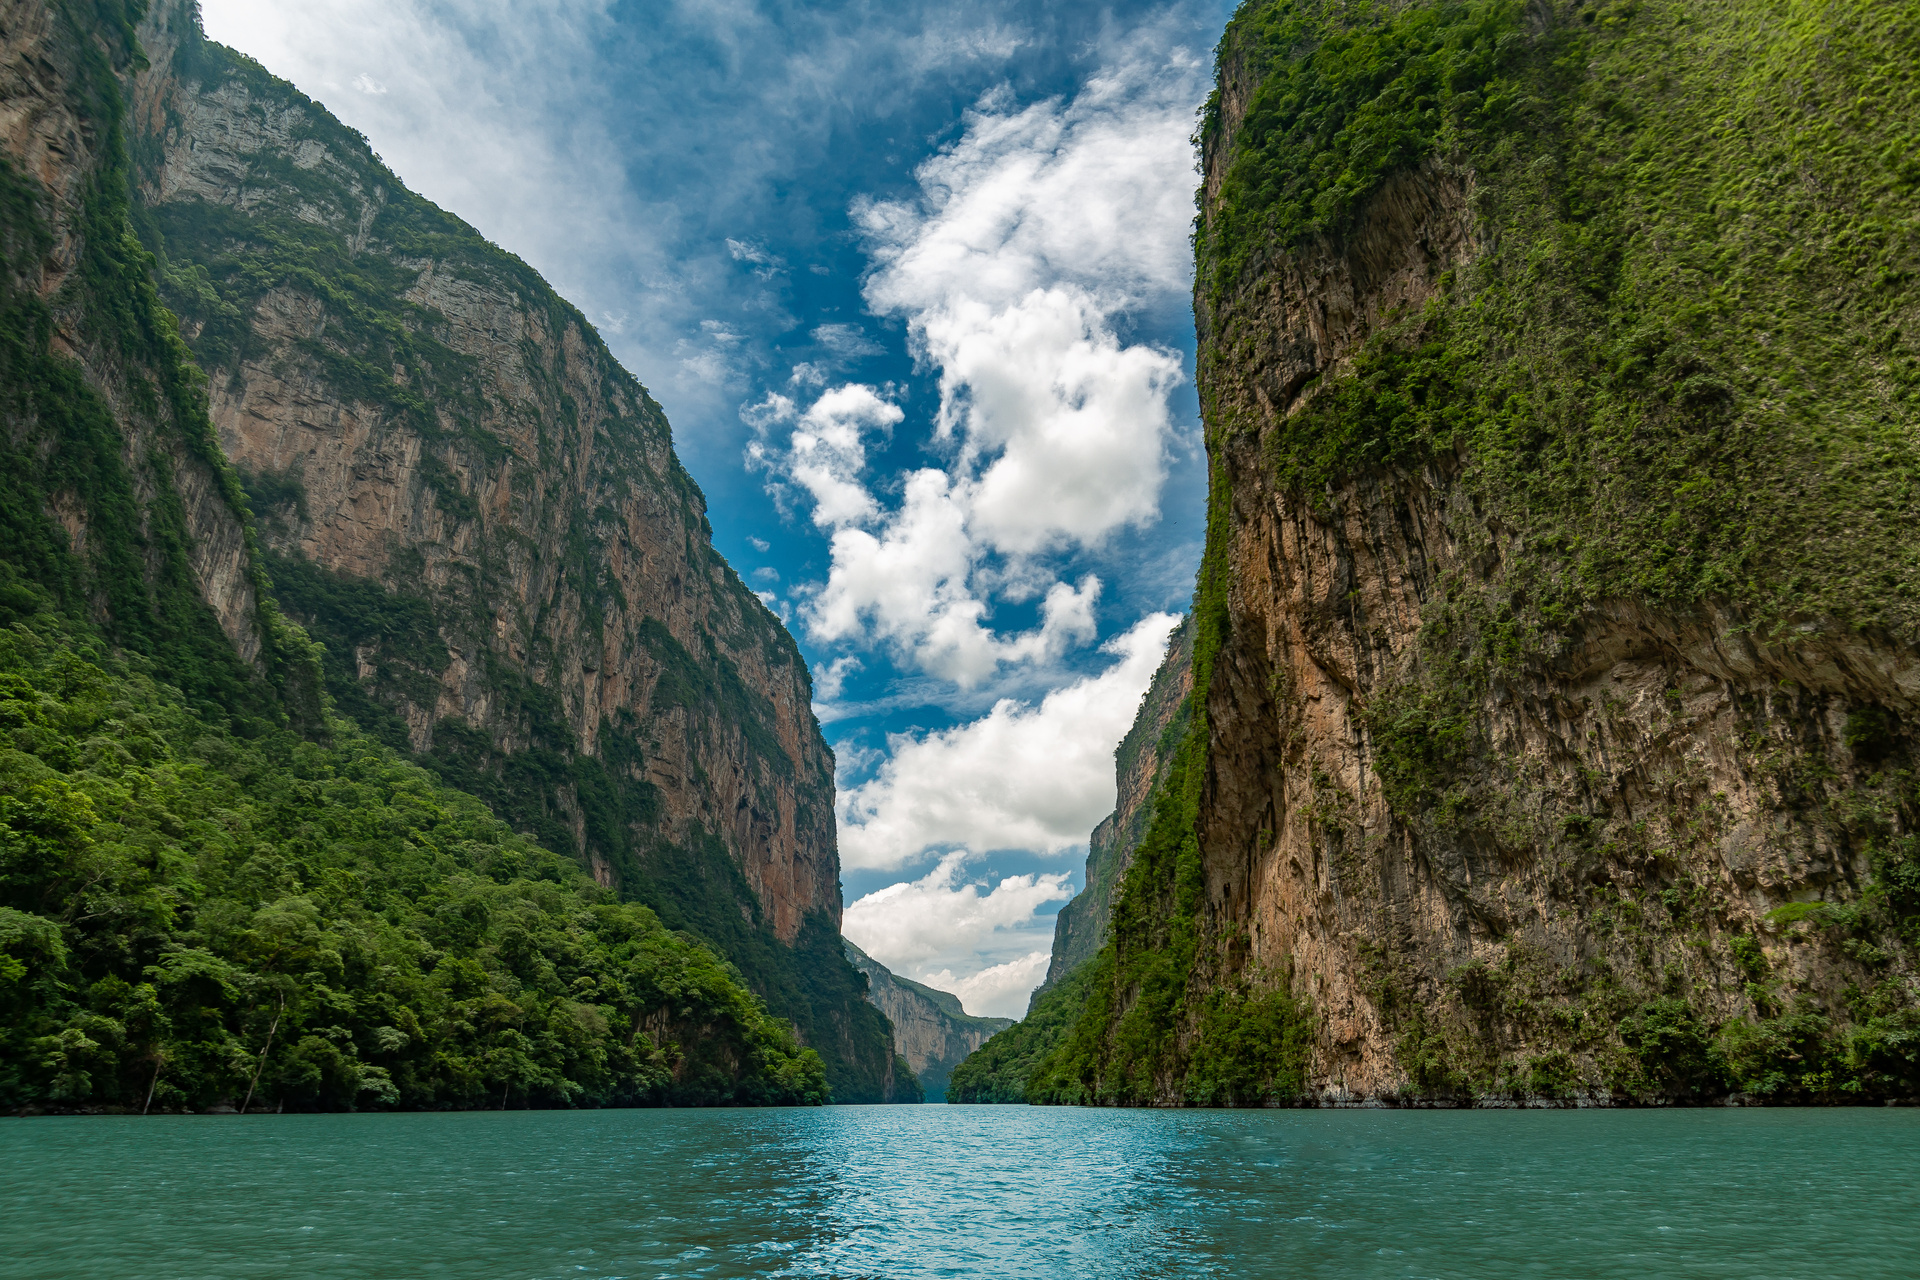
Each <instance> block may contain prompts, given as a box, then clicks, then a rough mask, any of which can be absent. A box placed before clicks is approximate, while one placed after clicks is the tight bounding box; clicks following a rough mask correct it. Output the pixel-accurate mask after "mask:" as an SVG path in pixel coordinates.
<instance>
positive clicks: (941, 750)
mask: <svg viewBox="0 0 1920 1280" xmlns="http://www.w3.org/2000/svg"><path fill="white" fill-rule="evenodd" d="M1178 622H1179V619H1177V618H1176V617H1174V616H1173V615H1172V614H1165V613H1159V614H1154V615H1152V616H1150V617H1148V618H1146V619H1144V620H1142V621H1141V622H1140V623H1139V624H1138V625H1136V626H1135V627H1134V628H1133V629H1132V630H1130V631H1128V632H1126V633H1125V634H1124V635H1121V636H1118V637H1116V638H1115V639H1113V640H1111V641H1109V642H1108V643H1107V645H1106V649H1107V651H1108V652H1110V653H1112V654H1113V655H1114V656H1115V658H1116V659H1117V660H1116V661H1115V662H1114V663H1113V665H1112V666H1110V667H1108V668H1107V669H1106V670H1105V671H1103V672H1101V673H1099V674H1098V675H1094V676H1088V677H1085V678H1083V679H1080V680H1076V681H1074V682H1073V683H1071V684H1069V685H1067V686H1065V687H1064V688H1060V689H1055V690H1054V691H1053V692H1051V693H1049V694H1047V695H1046V697H1045V698H1043V699H1042V700H1041V702H1040V704H1039V705H1038V706H1034V705H1030V704H1027V703H1022V702H1017V701H1014V700H1012V699H1003V700H1001V701H1000V702H999V703H997V704H995V706H994V708H993V710H992V711H990V712H989V713H988V714H987V715H985V716H983V717H981V718H980V719H978V720H975V721H973V722H972V723H970V724H965V725H961V726H958V727H957V728H953V729H947V730H941V731H936V732H932V733H926V734H920V735H914V734H894V735H890V736H889V738H888V740H887V748H888V752H887V758H886V760H885V762H884V763H882V764H881V766H880V768H879V770H878V772H876V773H875V774H874V776H873V777H872V778H871V779H869V780H868V781H866V782H864V783H861V784H860V785H858V786H854V787H847V788H843V789H842V791H841V794H840V799H839V811H840V812H839V817H840V857H841V861H842V863H843V864H844V865H845V866H847V867H849V868H856V869H867V870H887V869H892V868H897V867H904V866H908V865H910V864H912V863H914V862H917V861H919V860H920V859H921V858H923V857H924V856H925V855H926V853H927V851H928V850H929V849H936V848H947V849H951V848H953V847H955V846H958V847H960V848H962V849H964V850H968V851H971V852H974V853H985V852H987V851H989V850H994V849H1028V850H1033V851H1036V852H1041V853H1058V852H1060V851H1062V850H1064V849H1068V848H1071V847H1073V846H1076V845H1080V844H1084V843H1085V842H1086V839H1087V834H1088V833H1089V832H1090V831H1092V830H1093V828H1094V826H1095V825H1096V824H1097V823H1099V821H1100V820H1101V819H1102V818H1104V817H1105V816H1106V815H1107V814H1108V813H1109V812H1110V811H1111V810H1112V809H1113V802H1114V782H1113V748H1114V744H1116V743H1117V742H1119V741H1120V739H1121V738H1122V737H1124V736H1126V732H1127V729H1128V727H1129V726H1130V725H1131V724H1132V723H1133V717H1134V714H1135V713H1136V712H1137V711H1138V710H1139V706H1140V699H1141V697H1142V696H1144V695H1145V693H1146V691H1147V686H1148V685H1149V684H1151V683H1152V681H1153V673H1154V671H1155V669H1156V668H1158V667H1159V665H1160V659H1161V657H1162V656H1163V655H1164V654H1165V652H1166V646H1167V637H1168V636H1169V635H1171V634H1172V632H1173V628H1174V627H1175V626H1176V625H1177V624H1178ZM942 865H945V863H943V864H942ZM856 941H858V939H856ZM861 945H862V946H865V945H866V944H865V943H864V942H862V943H861ZM868 950H869V951H872V949H871V948H868ZM873 954H875V955H878V954H879V953H878V952H873Z"/></svg>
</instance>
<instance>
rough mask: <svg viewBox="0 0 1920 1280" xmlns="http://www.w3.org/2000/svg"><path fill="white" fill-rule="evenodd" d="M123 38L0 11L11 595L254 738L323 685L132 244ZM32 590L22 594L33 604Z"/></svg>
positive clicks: (19, 10)
mask: <svg viewBox="0 0 1920 1280" xmlns="http://www.w3.org/2000/svg"><path fill="white" fill-rule="evenodd" d="M138 57H139V46H138V44H137V42H136V41H135V39H134V37H133V32H132V30H131V28H130V27H128V26H127V25H126V24H125V23H124V22H113V21H106V22H100V23H97V24H88V23H82V22H80V21H79V20H77V19H75V18H73V17H71V16H70V15H68V14H66V13H65V12H64V11H63V10H60V9H58V8H56V7H53V6H49V5H46V4H44V3H36V2H34V0H19V2H17V3H8V4H6V5H4V6H3V7H0V147H4V156H5V160H6V166H5V169H4V171H0V189H3V190H4V200H5V204H6V208H5V217H4V235H5V246H4V248H5V280H4V299H3V300H0V311H4V317H3V318H0V325H3V326H4V339H5V347H6V350H5V353H4V357H3V361H4V369H3V370H0V372H3V373H4V377H5V403H4V410H3V412H4V415H5V419H6V426H7V431H6V439H5V442H4V447H5V449H6V451H7V454H8V457H7V458H6V460H5V467H4V470H5V472H6V480H5V481H4V489H5V494H4V498H3V499H0V505H3V506H4V515H3V516H0V521H3V522H4V525H5V533H4V535H3V541H4V552H5V559H6V565H5V570H4V573H5V576H6V578H7V579H8V581H10V582H15V583H18V584H20V588H19V589H20V590H23V591H25V592H27V594H26V595H16V596H15V597H14V598H13V606H12V607H13V610H14V612H15V613H18V614H22V615H30V614H32V613H33V612H34V611H35V609H36V607H37V606H36V604H35V598H36V597H38V598H39V600H40V601H41V603H43V604H50V605H52V606H54V607H56V608H60V609H63V610H67V611H71V612H73V613H76V614H78V615H80V616H83V617H85V618H86V619H88V620H89V621H90V622H92V623H95V624H98V625H100V626H101V627H102V628H103V629H104V630H105V632H106V633H107V634H108V635H109V636H110V637H111V638H112V639H113V640H114V641H115V642H117V643H120V644H123V645H125V646H127V647H128V648H130V649H133V650H134V651H136V652H140V653H142V654H145V655H147V656H149V657H152V658H155V659H157V660H159V661H161V662H162V663H164V664H165V665H166V666H167V668H168V669H169V670H170V671H171V672H173V676H174V678H175V679H176V680H177V681H178V682H179V684H180V685H181V687H182V688H183V689H185V690H186V691H187V692H188V694H189V695H190V696H192V697H195V698H201V699H209V700H212V701H214V702H217V703H219V704H220V705H222V706H224V707H226V708H228V709H229V710H230V711H231V712H232V713H233V714H235V715H237V716H239V717H241V718H243V719H248V720H254V721H258V722H260V723H262V724H271V723H277V722H279V721H281V720H282V719H283V718H284V716H285V714H286V712H287V710H288V709H291V710H292V711H293V713H294V715H295V718H296V722H297V723H299V724H301V725H303V726H306V727H313V726H314V725H316V724H317V720H318V701H317V698H318V689H317V686H318V674H317V672H316V671H315V670H314V669H313V666H312V663H311V660H310V658H309V655H308V650H307V646H306V645H305V643H304V642H303V641H302V640H300V639H299V638H298V637H297V636H290V635H288V634H286V632H285V628H284V626H283V624H281V622H280V621H279V615H278V612H277V611H276V610H275V608H274V607H273V605H272V603H271V601H270V600H269V599H267V597H266V595H265V594H264V592H263V590H262V587H263V585H264V580H263V579H262V578H261V577H260V575H259V572H258V567H257V564H256V561H255V559H254V556H253V552H252V548H251V543H250V536H249V533H248V530H247V527H246V523H245V516H244V511H245V505H244V498H243V497H242V495H241V492H240V489H239V486H238V485H237V484H236V483H235V480H234V477H233V476H232V475H231V473H230V472H229V471H228V469H227V467H226V465H225V462H224V460H223V459H222V457H221V455H220V451H219V448H218V446H217V444H216V443H215V441H214V440H213V439H212V438H211V436H210V434H209V433H208V432H207V428H206V408H205V405H206V397H205V391H204V383H203V380H202V379H200V377H199V376H198V373H197V371H196V370H195V369H193V367H192V364H191V360H190V357H189V355H188V353H187V351H186V349H185V347H184V346H182V345H181V343H180V340H179V336H178V333H177V331H176V329H175V327H174V323H173V317H172V316H170V315H169V314H167V312H166V311H165V309H164V308H163V307H162V306H161V305H160V302H159V300H158V298H157V296H156V294H155V291H154V288H153V284H152V282H151V279H150V278H149V276H148V271H147V268H148V265H149V264H148V262H147V259H146V257H145V255H144V254H143V253H142V252H141V251H140V250H139V248H138V246H137V243H136V242H135V241H133V240H132V238H131V226H130V223H129V213H130V210H129V206H128V200H127V195H126V190H127V188H126V175H127V167H128V157H127V149H126V144H125V136H124V133H123V131H122V129H121V126H120V118H121V112H122V109H123V98H122V93H121V81H120V78H119V77H120V75H121V74H122V73H124V72H126V71H127V70H129V69H130V68H131V67H132V66H133V65H135V63H136V62H137V59H138ZM27 584H32V585H31V586H28V585H27Z"/></svg>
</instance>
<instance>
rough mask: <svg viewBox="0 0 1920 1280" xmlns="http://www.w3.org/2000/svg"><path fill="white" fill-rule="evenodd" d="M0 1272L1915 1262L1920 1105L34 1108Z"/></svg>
mask: <svg viewBox="0 0 1920 1280" xmlns="http://www.w3.org/2000/svg"><path fill="white" fill-rule="evenodd" d="M0 1170H4V1173H3V1174H0V1224H4V1226H3V1227H0V1231H4V1236H5V1244H6V1248H5V1249H4V1250H0V1254H3V1255H4V1256H3V1257H0V1277H15V1276H18V1277H34V1278H35V1280H40V1278H41V1277H51V1276H59V1277H75V1278H77V1280H84V1278H90V1277H96V1276H97V1277H114V1278H115V1280H141V1278H144V1277H153V1278H156V1280H160V1278H164V1280H188V1278H192V1277H220V1278H222V1280H225V1278H227V1277H251V1276H276V1277H280V1276H294V1275H297V1276H302V1277H314V1278H315V1280H331V1278H332V1277H353V1278H355V1280H364V1278H366V1277H382V1278H384V1277H394V1278H396V1280H398V1278H402V1277H448V1278H458V1280H491V1278H493V1277H503V1278H504V1277H513V1278H515V1280H522V1278H525V1280H544V1278H546V1277H585V1278H588V1280H603V1278H604V1280H613V1278H615V1277H619V1278H622V1280H626V1278H633V1280H640V1278H648V1277H740V1276H789V1277H846V1278H848V1280H851V1278H854V1277H888V1278H892V1277H906V1276H912V1277H922V1276H925V1277H936V1276H964V1277H1003V1276H1004V1277H1016V1276H1017V1277H1032V1276H1045V1277H1051V1276H1076V1277H1077V1276H1098V1277H1125V1278H1135V1277H1137V1278H1139V1280H1162V1278H1164V1280H1184V1278H1186V1277H1323V1276H1324V1277H1341V1278H1342V1280H1346V1278H1349V1277H1355V1278H1360V1280H1373V1278H1376V1277H1377V1278H1379V1280H1403V1278H1405V1280H1427V1278H1433V1280H1453V1278H1459V1280H1468V1278H1473V1280H1480V1278H1484V1277H1494V1276H1499V1277H1506V1276H1518V1277H1542V1278H1548V1277H1551V1278H1553V1280H1561V1278H1567V1280H1572V1278H1577V1277H1613V1276H1625V1275H1633V1276H1686V1277H1690V1278H1691V1277H1700V1278H1702V1280H1714V1278H1717V1277H1728V1278H1732V1277H1742V1278H1744V1277H1753V1276H1768V1277H1774V1276H1779V1277H1827V1276H1834V1277H1840V1276H1846V1277H1862V1278H1866V1280H1874V1278H1877V1277H1889V1278H1891V1277H1912V1276H1916V1275H1920V1112H1914V1111H1905V1110H1902V1111H1887V1110H1872V1111H1869V1110H1857V1111H1669V1112H1491V1113H1489V1112H1464V1113H1463V1112H1453V1113H1413V1112H1386V1113H1382V1112H1332V1113H1328V1112H1259V1113H1234V1112H1172V1113H1168V1112H1151V1113H1149V1112H1112V1111H1074V1110H1065V1111H1063V1110H1042V1109H1030V1108H1025V1107H952V1106H944V1107H943V1106H929V1107H892V1108H885V1107H835V1108H827V1109H824V1110H788V1111H605V1112H571V1113H556V1112H507V1113H504V1114H501V1113H490V1114H472V1113H468V1114H456V1115H364V1116H283V1117H259V1118H252V1117H249V1118H246V1119H240V1118H237V1117H196V1118H181V1119H152V1120H144V1121H143V1120H138V1119H41V1120H28V1121H15V1122H13V1123H11V1124H7V1125H4V1126H0Z"/></svg>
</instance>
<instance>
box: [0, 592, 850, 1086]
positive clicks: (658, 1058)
mask: <svg viewBox="0 0 1920 1280" xmlns="http://www.w3.org/2000/svg"><path fill="white" fill-rule="evenodd" d="M333 728H334V732H333V735H332V741H331V743H328V744H322V743H316V742H311V741H307V740H304V739H302V738H300V737H299V736H298V735H296V734H294V733H292V732H291V731H288V730H276V731H273V732H269V733H266V734H262V735H259V736H256V737H253V738H242V737H238V736H236V735H235V734H233V733H232V732H231V731H229V730H228V729H226V728H225V727H224V726H222V725H221V724H219V723H209V722H208V721H207V720H205V719H203V718H201V717H200V716H198V715H197V714H195V712H194V710H193V709H192V708H191V707H190V706H188V705H187V703H186V700H185V699H184V697H183V696H182V695H181V694H180V692H179V691H178V690H177V689H176V688H174V687H172V686H170V685H167V684H165V683H163V682H162V681H161V680H160V679H159V678H157V675H156V669H155V667H154V665H153V664H152V663H150V662H148V661H146V660H143V659H140V658H137V657H134V656H131V655H127V654H124V653H116V652H115V651H113V650H111V649H109V648H108V647H107V646H105V645H102V644H100V643H99V642H98V641H97V640H93V639H91V638H90V637H87V636H86V635H85V633H84V632H78V631H75V630H73V629H71V627H70V625H69V624H66V623H64V622H63V621H62V620H60V619H59V618H58V617H57V616H56V615H54V614H53V613H51V612H50V611H43V612H41V613H39V614H37V615H36V616H34V617H33V618H32V619H31V620H30V621H27V622H20V623H16V624H15V625H14V626H13V627H12V628H11V629H10V630H8V631H6V632H4V633H0V733H4V735H5V744H6V745H5V746H4V747H0V903H3V904H4V905H0V1002H4V1004H5V1007H6V1030H5V1032H4V1040H3V1041H0V1106H8V1107H20V1106H29V1105H33V1106H42V1107H45V1106H53V1107H63V1108H78V1107H96V1108H127V1109H134V1110H141V1111H145V1110H147V1109H149V1108H152V1109H156V1110H176V1109H187V1108H191V1109H200V1108H205V1107H208V1106H210V1105H215V1104H220V1103H227V1104H231V1105H234V1106H236V1107H237V1106H241V1105H243V1104H246V1103H248V1101H249V1098H250V1099H251V1105H252V1106H254V1107H256V1108H260V1107H270V1108H275V1109H278V1108H292V1109H299V1110H311V1109H324V1110H338V1109H352V1108H356V1107H357V1108H363V1109H364V1108H368V1107H504V1106H509V1105H511V1106H525V1105H533V1106H580V1105H586V1106H604V1105H634V1104H647V1103H676V1104H719V1103H733V1104H740V1103H747V1104H763V1103H820V1102H825V1101H826V1100H827V1095H828V1091H827V1086H826V1078H825V1074H824V1071H823V1069H822V1067H821V1064H820V1060H819V1058H818V1057H817V1055H815V1054H814V1053H813V1052H812V1051H811V1050H806V1049H800V1048H798V1047H797V1046H796V1045H795V1043H794V1040H793V1036H792V1032H791V1031H790V1030H789V1028H788V1027H787V1026H786V1024H784V1023H783V1022H780V1021H778V1020H776V1019H774V1018H772V1017H770V1016H769V1015H768V1014H767V1013H766V1011H765V1009H764V1007H763V1006H762V1005H761V1003H760V1002H759V1001H758V1000H757V999H756V998H755V997H753V996H752V995H750V994H749V993H748V992H747V991H746V990H745V989H744V988H743V986H742V984H741V982H740V979H739V975H738V973H737V972H735V971H733V970H732V969H731V968H730V967H729V966H727V965H726V964H724V963H723V962H722V961H720V960H719V959H718V958H717V957H715V956H714V955H713V953H712V952H710V951H709V950H708V949H707V948H706V947H704V946H703V945H701V944H700V943H698V942H696V941H694V940H692V939H691V938H689V937H687V936H686V935H684V934H678V933H674V932H672V931H670V930H668V929H667V928H666V927H665V926H663V925H662V924H661V923H660V921H659V920H658V919H657V918H656V917H655V916H654V914H653V913H652V912H651V911H649V910H648V909H647V908H645V907H643V906H640V905H638V904H633V903H621V902H617V901H616V900H615V899H614V897H613V895H611V894H609V893H607V892H606V891H604V890H602V889H600V888H599V887H598V886H597V885H595V884H593V882H592V881H591V880H589V879H587V878H586V877H585V876H584V875H583V874H582V873H581V872H580V871H579V869H578V868H577V867H575V866H574V865H573V864H572V863H571V862H569V861H567V860H565V859H562V858H560V857H559V856H558V855H556V854H554V853H552V852H550V851H548V850H545V849H542V848H540V847H539V846H537V845H535V844H534V843H532V842H531V841H530V840H528V839H526V838H525V837H523V836H518V835H515V834H514V833H513V832H512V831H510V830H509V829H508V828H507V827H506V825H505V824H504V823H501V822H500V821H498V820H497V819H495V818H494V817H493V816H492V815H491V814H490V813H488V812H487V810H486V807H485V806H484V805H482V804H480V803H479V802H478V801H477V800H474V799H473V798H472V797H469V796H466V795H463V794H461V793H459V792H456V791H452V790H450V789H449V788H447V787H444V786H442V785H440V784H439V783H438V782H436V781H435V779H434V778H433V777H432V776H431V775H430V774H428V773H426V772H425V771H423V770H421V769H419V768H417V767H415V766H413V765H410V764H407V763H404V762H402V761H400V760H397V759H396V758H395V757H394V755H393V753H392V752H390V751H388V750H386V749H385V748H383V747H380V746H379V745H377V744H375V743H372V742H370V741H368V740H367V739H366V738H365V737H364V736H363V735H361V734H359V733H356V732H354V731H353V730H352V729H351V728H350V727H348V726H347V725H346V724H345V723H344V722H340V721H335V722H334V726H333Z"/></svg>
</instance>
